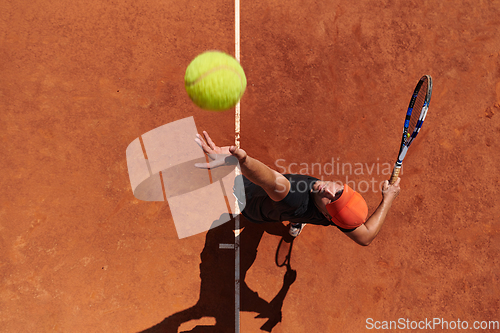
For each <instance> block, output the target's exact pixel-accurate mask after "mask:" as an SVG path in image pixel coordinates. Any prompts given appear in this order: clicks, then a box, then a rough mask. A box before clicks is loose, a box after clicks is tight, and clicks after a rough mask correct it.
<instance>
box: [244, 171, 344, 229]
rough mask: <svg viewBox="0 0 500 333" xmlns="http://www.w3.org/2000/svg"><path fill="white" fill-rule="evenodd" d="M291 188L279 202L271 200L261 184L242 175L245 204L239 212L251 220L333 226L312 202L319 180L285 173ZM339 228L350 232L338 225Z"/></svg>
mask: <svg viewBox="0 0 500 333" xmlns="http://www.w3.org/2000/svg"><path fill="white" fill-rule="evenodd" d="M283 176H285V177H286V178H287V179H288V181H289V182H290V191H289V192H288V194H287V195H286V197H285V198H284V199H283V200H281V201H273V200H272V199H271V198H270V197H269V196H268V195H267V193H266V192H265V191H264V189H262V188H261V187H260V186H258V185H255V184H254V183H252V182H251V181H250V180H248V179H247V178H246V177H244V176H243V183H244V186H245V196H246V205H245V208H244V209H243V211H242V214H243V215H244V216H245V217H246V218H247V219H249V220H251V221H253V222H257V223H258V222H281V221H289V222H295V223H310V224H317V225H324V226H328V225H335V224H333V223H332V222H331V221H330V220H328V219H327V218H326V217H325V216H324V215H323V214H322V213H321V212H320V211H319V209H318V208H317V207H316V205H315V204H314V199H313V193H312V192H311V190H312V187H313V185H314V184H315V183H316V182H317V181H318V180H319V179H318V178H314V177H311V176H307V175H295V174H285V175H283ZM339 229H341V230H342V231H349V230H345V229H342V228H339Z"/></svg>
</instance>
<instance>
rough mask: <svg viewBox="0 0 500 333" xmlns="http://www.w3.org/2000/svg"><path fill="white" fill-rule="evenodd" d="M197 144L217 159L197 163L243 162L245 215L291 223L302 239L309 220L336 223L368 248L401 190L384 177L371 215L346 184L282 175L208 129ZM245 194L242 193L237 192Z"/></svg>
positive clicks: (209, 166)
mask: <svg viewBox="0 0 500 333" xmlns="http://www.w3.org/2000/svg"><path fill="white" fill-rule="evenodd" d="M196 142H197V143H198V144H199V145H200V146H201V147H202V148H203V151H204V152H205V153H206V154H208V156H209V157H210V158H211V159H212V161H211V162H210V163H208V164H204V163H202V164H198V165H197V166H198V167H207V168H216V167H218V166H221V165H227V164H236V159H237V160H238V162H239V165H240V168H241V173H242V174H243V181H244V185H245V186H244V187H245V188H244V191H245V201H246V205H245V207H244V209H243V211H242V214H243V215H244V216H245V217H246V218H247V219H248V220H250V221H252V222H256V223H261V222H282V221H289V222H290V226H289V227H290V230H289V231H290V235H292V236H293V237H297V236H298V235H299V234H300V232H301V231H302V229H303V228H304V226H305V225H306V224H316V225H325V226H327V225H335V226H336V227H337V228H338V229H340V230H341V231H342V232H344V233H345V234H346V235H347V236H348V237H349V238H351V239H352V240H353V241H355V242H356V243H358V244H360V245H363V246H367V245H369V244H370V243H371V242H372V241H373V239H374V238H375V237H376V236H377V234H378V233H379V231H380V229H381V228H382V225H383V224H384V221H385V218H386V216H387V213H388V212H389V209H390V207H391V205H392V203H393V201H394V199H395V198H396V197H397V196H398V194H399V192H400V186H399V183H400V180H401V179H399V178H398V179H397V181H396V182H395V183H394V184H393V185H389V182H388V181H385V183H384V185H383V190H382V201H381V202H380V204H379V206H378V207H377V209H376V210H375V212H374V213H373V214H372V215H371V216H370V217H369V218H367V217H368V207H367V205H366V202H365V200H364V199H363V197H362V196H361V195H360V194H359V193H358V192H355V191H354V190H353V189H352V188H350V187H349V186H348V185H347V184H341V183H339V182H328V181H322V180H319V179H317V178H314V177H311V176H307V175H296V174H281V173H279V172H277V171H275V170H272V169H271V168H269V167H268V166H266V165H265V164H263V163H262V162H260V161H258V160H256V159H254V158H252V157H250V156H248V155H247V153H246V152H245V151H244V150H243V149H239V148H237V147H235V146H231V147H230V146H226V147H218V146H217V145H215V143H214V142H213V141H212V139H211V138H210V136H209V135H208V133H207V132H205V131H204V132H203V135H198V136H197V138H196ZM235 195H236V197H237V198H242V197H243V196H242V194H241V193H235Z"/></svg>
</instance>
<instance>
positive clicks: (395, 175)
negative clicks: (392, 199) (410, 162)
mask: <svg viewBox="0 0 500 333" xmlns="http://www.w3.org/2000/svg"><path fill="white" fill-rule="evenodd" d="M400 171H401V166H395V167H394V170H392V175H391V179H390V180H389V184H391V185H392V184H394V183H395V182H396V180H397V179H398V177H399V172H400Z"/></svg>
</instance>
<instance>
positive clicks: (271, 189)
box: [196, 131, 290, 201]
mask: <svg viewBox="0 0 500 333" xmlns="http://www.w3.org/2000/svg"><path fill="white" fill-rule="evenodd" d="M196 142H197V143H198V144H199V145H200V146H201V147H202V148H203V151H204V152H205V153H206V154H208V156H209V157H210V158H211V159H213V161H211V162H210V163H208V165H207V164H203V163H202V164H197V165H196V166H197V167H207V168H215V167H217V166H221V165H227V164H233V163H232V162H231V158H232V159H234V157H236V159H237V160H238V162H239V164H240V168H241V173H242V174H243V175H244V176H245V177H247V178H248V179H249V180H250V181H251V182H252V183H254V184H256V185H258V186H260V187H262V188H263V189H264V191H266V193H267V194H268V195H269V197H270V198H271V199H272V200H274V201H280V200H282V199H284V198H285V197H286V195H287V194H288V192H289V191H290V182H289V181H288V179H286V178H285V176H283V175H282V174H280V173H279V172H277V171H275V170H273V169H271V168H269V167H268V166H267V165H265V164H264V163H262V162H260V161H259V160H256V159H255V158H252V157H250V156H248V155H247V153H246V152H245V151H244V150H243V149H240V148H237V147H235V146H226V147H218V146H217V145H216V144H215V143H214V142H213V141H212V139H211V138H210V136H209V135H208V133H207V132H205V131H203V136H202V135H198V136H197V138H196Z"/></svg>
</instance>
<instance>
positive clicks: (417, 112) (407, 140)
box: [389, 75, 432, 184]
mask: <svg viewBox="0 0 500 333" xmlns="http://www.w3.org/2000/svg"><path fill="white" fill-rule="evenodd" d="M431 95H432V78H431V77H430V75H424V76H422V78H421V79H420V81H418V83H417V86H416V87H415V90H414V91H413V95H412V96H411V100H410V105H409V106H408V110H407V111H406V117H405V124H404V129H403V138H402V139H401V147H400V148H399V153H398V160H397V161H396V164H395V165H394V170H393V171H392V175H391V179H390V180H389V183H390V184H394V183H395V182H396V179H398V176H399V172H400V171H401V167H402V166H403V159H404V158H405V156H406V153H407V152H408V148H409V147H410V145H411V143H412V142H413V140H415V138H416V137H417V134H418V132H419V131H420V129H421V128H422V124H423V123H424V120H425V116H426V115H427V110H428V109H429V103H430V102H431Z"/></svg>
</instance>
